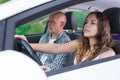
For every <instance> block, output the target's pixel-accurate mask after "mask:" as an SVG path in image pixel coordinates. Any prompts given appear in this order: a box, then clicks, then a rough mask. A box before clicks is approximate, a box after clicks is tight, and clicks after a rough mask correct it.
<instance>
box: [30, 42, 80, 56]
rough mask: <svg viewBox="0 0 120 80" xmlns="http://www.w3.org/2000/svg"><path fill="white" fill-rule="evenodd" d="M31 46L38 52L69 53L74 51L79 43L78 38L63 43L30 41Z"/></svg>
mask: <svg viewBox="0 0 120 80" xmlns="http://www.w3.org/2000/svg"><path fill="white" fill-rule="evenodd" d="M30 45H31V47H32V48H33V49H34V50H35V51H38V52H45V53H55V54H58V53H70V52H76V49H77V46H78V45H79V41H78V40H73V41H71V42H68V43H63V44H38V43H30Z"/></svg>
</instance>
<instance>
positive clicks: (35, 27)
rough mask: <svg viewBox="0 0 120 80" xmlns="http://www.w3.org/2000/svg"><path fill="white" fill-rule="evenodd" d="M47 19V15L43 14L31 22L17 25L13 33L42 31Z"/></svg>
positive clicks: (21, 33)
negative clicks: (43, 15)
mask: <svg viewBox="0 0 120 80" xmlns="http://www.w3.org/2000/svg"><path fill="white" fill-rule="evenodd" d="M47 21H48V16H45V17H43V18H39V19H37V20H34V21H32V22H29V23H26V24H24V25H21V26H18V27H17V28H16V30H15V34H20V35H32V34H41V33H44V30H45V27H46V24H47Z"/></svg>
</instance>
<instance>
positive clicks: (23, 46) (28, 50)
mask: <svg viewBox="0 0 120 80" xmlns="http://www.w3.org/2000/svg"><path fill="white" fill-rule="evenodd" d="M14 49H15V50H17V51H20V52H23V53H24V54H25V55H27V56H29V57H30V58H32V59H33V60H35V61H36V62H37V63H38V64H39V65H42V63H41V61H40V59H39V57H38V56H37V54H36V52H35V51H34V50H33V49H32V47H31V46H30V45H29V44H28V43H27V42H26V41H25V40H22V39H15V43H14Z"/></svg>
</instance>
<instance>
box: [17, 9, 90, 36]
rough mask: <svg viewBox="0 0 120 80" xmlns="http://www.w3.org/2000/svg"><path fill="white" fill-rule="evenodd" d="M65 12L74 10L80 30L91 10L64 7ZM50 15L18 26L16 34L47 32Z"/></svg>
mask: <svg viewBox="0 0 120 80" xmlns="http://www.w3.org/2000/svg"><path fill="white" fill-rule="evenodd" d="M63 12H64V13H66V12H73V14H74V16H75V20H76V25H77V29H78V30H82V29H83V24H84V20H85V18H86V16H87V15H88V13H89V11H84V10H75V9H64V10H63ZM48 17H49V16H48V15H47V16H45V17H42V18H39V19H36V20H34V21H32V22H29V23H26V24H24V25H21V26H18V27H17V28H16V30H15V34H20V35H32V34H42V33H44V32H45V28H46V24H47V20H48Z"/></svg>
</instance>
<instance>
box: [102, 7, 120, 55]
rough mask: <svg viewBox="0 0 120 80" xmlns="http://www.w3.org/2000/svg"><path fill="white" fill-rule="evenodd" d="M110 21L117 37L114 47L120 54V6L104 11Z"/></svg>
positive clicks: (115, 37) (112, 32) (113, 34)
mask: <svg viewBox="0 0 120 80" xmlns="http://www.w3.org/2000/svg"><path fill="white" fill-rule="evenodd" d="M103 13H105V14H106V15H107V17H108V19H109V21H110V28H111V34H112V37H113V38H114V39H115V44H114V46H113V47H112V48H113V50H114V51H115V52H116V54H120V8H117V7H114V8H109V9H106V10H104V11H103Z"/></svg>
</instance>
